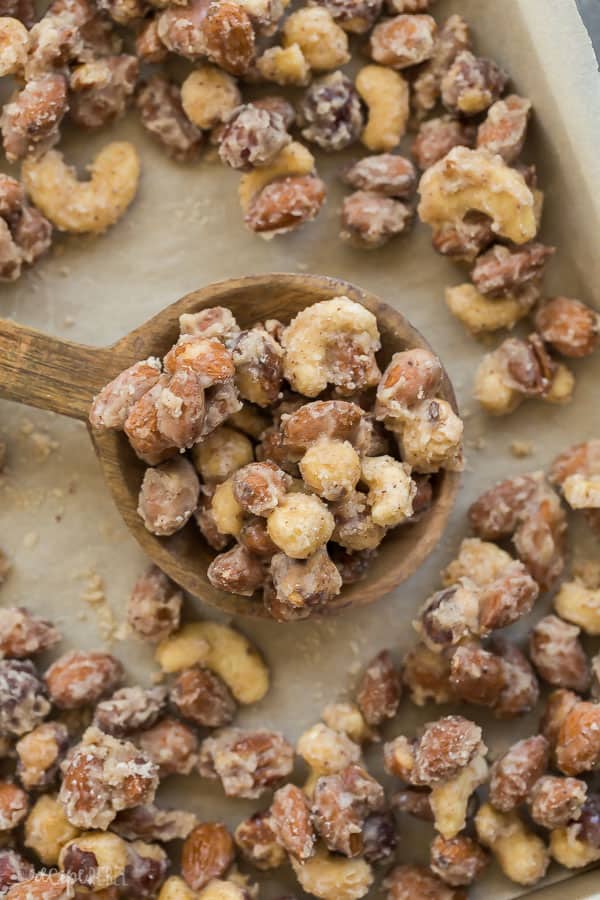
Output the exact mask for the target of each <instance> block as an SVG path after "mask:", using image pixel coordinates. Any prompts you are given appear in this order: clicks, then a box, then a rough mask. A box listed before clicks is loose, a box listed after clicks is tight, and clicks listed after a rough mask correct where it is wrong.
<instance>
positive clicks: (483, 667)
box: [450, 644, 505, 707]
mask: <svg viewBox="0 0 600 900" xmlns="http://www.w3.org/2000/svg"><path fill="white" fill-rule="evenodd" d="M450 685H451V689H452V691H453V693H454V694H455V696H456V697H458V698H459V699H460V700H463V701H465V702H467V703H474V704H476V705H477V706H490V707H494V706H495V705H496V704H497V702H498V698H499V697H500V695H501V693H502V690H503V689H504V686H505V677H504V668H503V665H502V660H500V659H498V657H496V656H495V655H494V654H493V653H490V652H489V651H487V650H484V649H483V648H481V647H478V646H477V645H475V644H465V645H463V646H461V647H458V649H457V650H456V652H455V653H454V655H453V657H452V661H451V663H450Z"/></svg>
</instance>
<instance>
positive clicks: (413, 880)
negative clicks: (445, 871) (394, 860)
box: [383, 866, 466, 900]
mask: <svg viewBox="0 0 600 900" xmlns="http://www.w3.org/2000/svg"><path fill="white" fill-rule="evenodd" d="M383 886H384V888H385V889H386V890H387V895H386V897H387V900H417V897H422V898H423V900H465V896H466V895H465V892H464V891H461V890H460V889H456V890H455V889H454V888H452V887H449V886H448V885H446V884H444V882H443V881H440V879H439V878H437V876H435V875H434V874H433V873H432V872H431V871H430V870H429V869H426V868H425V866H396V868H395V869H392V871H391V872H390V873H389V875H388V876H387V878H386V880H385V882H384V884H383Z"/></svg>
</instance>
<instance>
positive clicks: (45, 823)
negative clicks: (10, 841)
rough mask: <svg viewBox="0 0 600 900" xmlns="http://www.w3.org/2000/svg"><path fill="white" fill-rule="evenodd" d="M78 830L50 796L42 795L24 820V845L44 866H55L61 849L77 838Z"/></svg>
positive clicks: (55, 799)
mask: <svg viewBox="0 0 600 900" xmlns="http://www.w3.org/2000/svg"><path fill="white" fill-rule="evenodd" d="M78 834H79V829H78V828H75V826H74V825H71V823H70V822H69V820H68V819H67V817H66V815H65V812H64V809H63V807H62V804H61V803H59V802H58V799H57V797H56V796H54V795H52V794H42V796H41V797H39V798H38V799H37V800H36V802H35V803H34V805H33V806H32V808H31V810H30V812H29V815H28V816H27V818H26V819H25V826H24V843H25V846H26V847H29V849H30V850H33V852H34V853H35V854H36V856H38V857H39V858H40V860H41V861H42V862H43V864H44V865H45V866H55V865H56V864H57V863H58V857H59V854H60V851H61V849H62V847H64V845H65V844H66V843H68V842H69V841H71V840H73V838H75V837H77V835H78Z"/></svg>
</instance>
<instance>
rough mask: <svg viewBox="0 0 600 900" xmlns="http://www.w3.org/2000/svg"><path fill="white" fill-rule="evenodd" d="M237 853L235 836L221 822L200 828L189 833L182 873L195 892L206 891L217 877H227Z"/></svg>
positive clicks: (207, 824) (182, 857)
mask: <svg viewBox="0 0 600 900" xmlns="http://www.w3.org/2000/svg"><path fill="white" fill-rule="evenodd" d="M234 856H235V850H234V846H233V840H232V838H231V835H230V834H229V832H228V831H227V829H226V828H225V826H224V825H221V824H220V823H218V822H204V823H202V824H201V825H196V827H195V828H194V830H193V831H191V832H190V834H188V836H187V837H186V839H185V842H184V844H183V848H182V851H181V874H182V875H183V877H184V879H185V881H186V883H187V884H188V885H189V886H190V887H191V888H192V889H193V890H195V891H200V890H202V888H203V887H205V886H206V885H207V884H208V883H209V881H211V880H212V879H213V878H220V877H221V876H222V875H224V874H225V872H226V871H227V869H228V868H229V867H230V865H231V864H232V862H233V859H234Z"/></svg>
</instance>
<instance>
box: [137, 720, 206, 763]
mask: <svg viewBox="0 0 600 900" xmlns="http://www.w3.org/2000/svg"><path fill="white" fill-rule="evenodd" d="M134 737H135V742H136V744H137V746H138V747H140V749H141V750H142V751H143V752H144V753H145V754H146V756H147V757H148V759H150V760H152V763H153V764H154V766H156V767H157V768H158V774H159V776H160V778H165V777H166V776H167V775H189V774H190V772H191V771H192V770H193V769H194V767H195V766H196V763H197V762H198V738H197V737H196V734H195V732H194V731H192V729H191V728H190V727H189V726H188V725H185V724H184V723H183V722H179V721H178V720H177V719H173V718H165V719H159V721H158V722H157V723H156V724H155V725H152V726H151V727H150V728H146V729H145V730H144V731H141V732H138V733H137V734H136V735H135V736H134Z"/></svg>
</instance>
